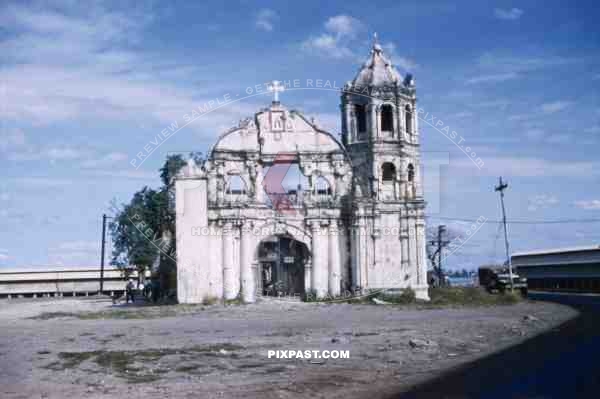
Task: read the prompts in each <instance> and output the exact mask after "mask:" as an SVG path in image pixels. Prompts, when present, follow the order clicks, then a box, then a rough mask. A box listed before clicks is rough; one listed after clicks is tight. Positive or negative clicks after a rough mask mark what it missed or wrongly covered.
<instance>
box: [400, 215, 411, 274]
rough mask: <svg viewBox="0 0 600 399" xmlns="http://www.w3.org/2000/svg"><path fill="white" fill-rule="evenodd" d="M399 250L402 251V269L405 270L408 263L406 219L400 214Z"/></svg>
mask: <svg viewBox="0 0 600 399" xmlns="http://www.w3.org/2000/svg"><path fill="white" fill-rule="evenodd" d="M400 250H401V252H402V269H404V270H406V268H408V264H409V261H410V259H409V252H408V220H407V219H406V216H404V215H403V216H400Z"/></svg>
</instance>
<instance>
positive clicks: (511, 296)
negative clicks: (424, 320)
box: [429, 287, 522, 306]
mask: <svg viewBox="0 0 600 399" xmlns="http://www.w3.org/2000/svg"><path fill="white" fill-rule="evenodd" d="M429 297H430V298H431V301H430V302H429V305H432V306H494V305H512V304H515V303H518V302H520V301H521V300H522V297H521V295H520V294H519V293H517V292H512V293H511V292H506V293H503V294H490V293H488V292H487V291H485V290H484V289H483V288H480V287H447V288H430V289H429Z"/></svg>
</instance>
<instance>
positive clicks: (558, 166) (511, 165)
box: [449, 155, 600, 178]
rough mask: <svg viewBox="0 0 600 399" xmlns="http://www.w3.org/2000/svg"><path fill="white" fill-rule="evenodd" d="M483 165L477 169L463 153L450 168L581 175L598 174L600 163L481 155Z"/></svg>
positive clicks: (489, 173) (486, 172)
mask: <svg viewBox="0 0 600 399" xmlns="http://www.w3.org/2000/svg"><path fill="white" fill-rule="evenodd" d="M481 160H482V161H483V162H484V165H483V166H482V167H481V169H478V168H477V167H476V166H475V165H474V164H473V162H472V161H471V160H470V159H469V158H468V157H467V156H466V155H465V156H461V157H459V158H456V159H453V160H452V161H451V163H450V165H449V166H450V167H451V168H459V169H461V170H463V171H464V173H465V174H468V175H481V176H491V177H498V176H509V177H510V176H514V177H541V176H545V177H583V178H589V177H592V176H598V175H599V174H600V164H598V163H597V162H587V161H572V162H569V161H555V160H547V159H542V158H532V157H525V156H523V157H509V156H507V157H503V156H491V157H488V156H482V157H481Z"/></svg>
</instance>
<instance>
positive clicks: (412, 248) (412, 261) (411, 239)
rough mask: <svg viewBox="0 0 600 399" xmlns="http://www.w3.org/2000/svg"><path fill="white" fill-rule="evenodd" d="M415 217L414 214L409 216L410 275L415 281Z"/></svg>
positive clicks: (416, 266) (416, 267)
mask: <svg viewBox="0 0 600 399" xmlns="http://www.w3.org/2000/svg"><path fill="white" fill-rule="evenodd" d="M415 224H416V223H415V218H414V216H409V218H408V243H409V244H408V248H409V249H408V259H409V265H410V267H411V270H410V277H411V280H412V281H415V279H416V277H417V276H416V274H417V269H418V265H417V233H416V226H415Z"/></svg>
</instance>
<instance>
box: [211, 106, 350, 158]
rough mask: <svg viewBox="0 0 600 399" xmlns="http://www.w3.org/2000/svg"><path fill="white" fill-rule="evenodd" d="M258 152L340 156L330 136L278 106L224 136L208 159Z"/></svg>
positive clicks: (336, 143) (247, 120)
mask: <svg viewBox="0 0 600 399" xmlns="http://www.w3.org/2000/svg"><path fill="white" fill-rule="evenodd" d="M240 152H250V153H256V152H260V153H261V154H263V155H266V156H275V155H277V154H279V153H282V152H284V153H291V152H294V153H315V154H318V153H326V154H330V153H336V152H339V153H344V152H345V151H344V148H343V147H342V145H341V144H340V143H339V142H338V141H337V140H336V139H335V138H334V136H333V135H332V134H330V133H328V132H326V131H324V130H322V129H319V128H318V127H317V126H316V125H315V124H314V123H312V122H309V121H308V119H307V118H306V117H305V116H304V115H302V114H301V113H300V112H298V111H294V110H291V111H290V110H288V109H287V108H285V107H283V106H281V105H280V104H278V103H274V104H273V105H272V106H271V107H270V108H267V109H264V110H261V111H259V112H258V113H256V114H255V115H254V118H252V119H250V118H248V119H245V120H243V121H241V122H240V124H239V125H238V126H237V127H235V128H233V129H231V130H229V131H227V132H225V133H224V134H222V135H221V137H220V138H219V139H218V141H217V143H216V144H215V146H214V147H213V150H212V157H215V156H218V154H219V153H240Z"/></svg>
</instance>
